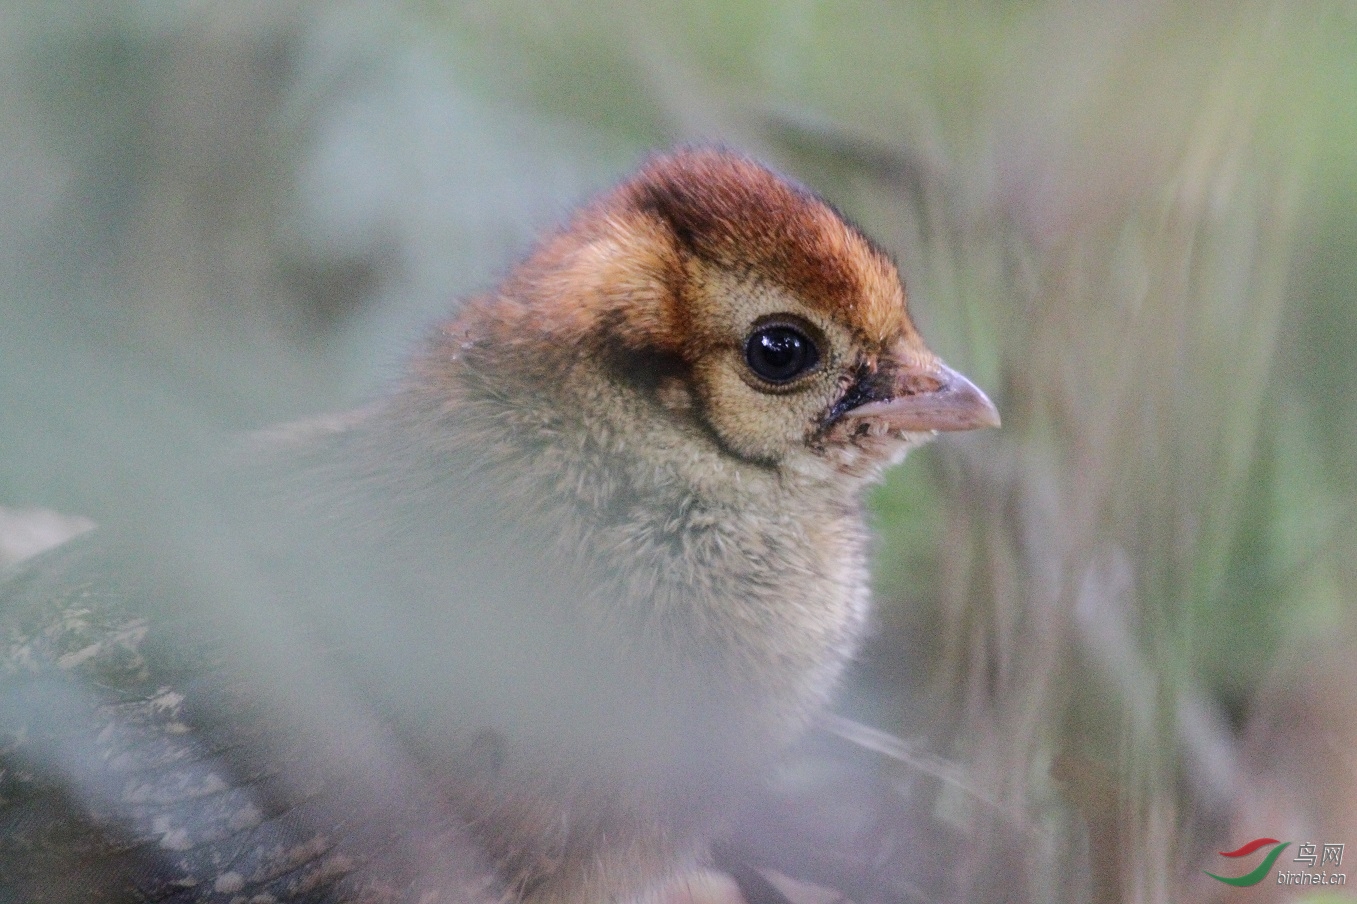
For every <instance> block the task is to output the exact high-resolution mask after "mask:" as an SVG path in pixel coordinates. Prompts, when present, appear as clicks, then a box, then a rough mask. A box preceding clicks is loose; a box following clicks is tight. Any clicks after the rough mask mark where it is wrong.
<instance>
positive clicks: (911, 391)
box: [897, 373, 947, 395]
mask: <svg viewBox="0 0 1357 904" xmlns="http://www.w3.org/2000/svg"><path fill="white" fill-rule="evenodd" d="M946 385H947V384H946V383H944V382H943V381H942V380H940V379H938V378H937V377H936V376H933V375H932V374H923V373H911V374H908V375H907V376H906V377H905V379H904V380H903V381H901V382H900V383H899V384H897V392H898V394H900V395H925V394H927V393H930V392H937V391H938V390H940V389H942V388H943V387H944V386H946Z"/></svg>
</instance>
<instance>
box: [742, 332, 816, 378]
mask: <svg viewBox="0 0 1357 904" xmlns="http://www.w3.org/2000/svg"><path fill="white" fill-rule="evenodd" d="M744 360H745V363H747V364H748V365H749V369H750V370H752V371H753V372H754V373H756V374H758V375H759V377H761V378H762V379H764V380H767V381H768V382H769V383H786V382H788V381H789V380H794V379H795V378H797V377H799V376H801V375H802V374H803V373H805V372H806V371H808V370H810V369H811V368H813V367H814V366H815V365H816V364H818V363H820V350H819V349H818V348H816V347H815V343H814V341H812V340H811V338H810V337H809V336H807V335H806V334H805V333H803V332H802V331H801V330H799V329H797V328H796V327H794V326H787V325H786V324H781V323H779V324H773V325H769V326H765V327H762V328H761V329H758V330H755V331H754V334H753V335H751V336H750V337H749V340H748V341H747V342H746V343H745V346H744Z"/></svg>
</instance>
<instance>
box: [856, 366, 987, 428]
mask: <svg viewBox="0 0 1357 904" xmlns="http://www.w3.org/2000/svg"><path fill="white" fill-rule="evenodd" d="M872 382H873V384H874V385H872V386H871V387H870V389H869V390H868V391H867V392H863V393H862V394H861V396H859V397H860V398H863V399H864V401H863V403H862V404H860V405H856V406H854V407H853V408H850V409H849V410H847V411H845V412H843V415H842V416H843V417H844V418H845V419H849V418H851V419H854V420H857V419H870V420H871V421H873V422H875V423H877V424H880V425H882V426H884V427H885V428H886V429H887V430H888V431H890V432H900V433H915V432H925V431H929V430H946V431H953V430H976V429H978V428H981V427H998V426H999V410H998V409H997V408H995V407H994V403H993V402H991V401H990V400H989V397H988V396H986V395H985V393H984V392H982V391H981V389H980V387H978V386H976V385H975V384H974V383H972V382H971V381H970V380H968V379H966V378H965V377H964V376H962V375H961V374H959V373H957V372H956V371H954V370H952V369H951V368H950V367H948V366H947V365H945V364H943V363H942V362H941V361H938V360H936V359H934V360H933V361H930V362H929V363H927V364H920V365H902V366H900V367H899V368H895V369H892V370H887V371H882V372H880V373H879V374H878V375H875V379H873V380H872Z"/></svg>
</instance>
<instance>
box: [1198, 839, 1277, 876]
mask: <svg viewBox="0 0 1357 904" xmlns="http://www.w3.org/2000/svg"><path fill="white" fill-rule="evenodd" d="M1269 844H1275V845H1277V846H1276V847H1275V848H1273V849H1272V850H1271V851H1269V852H1268V855H1267V856H1266V857H1264V858H1263V862H1262V863H1260V864H1258V865H1257V866H1256V867H1254V868H1253V871H1252V872H1249V873H1245V874H1244V875H1242V876H1217V875H1216V874H1215V873H1212V872H1207V871H1206V870H1202V872H1204V873H1206V875H1208V876H1210V877H1211V878H1212V879H1215V880H1217V881H1219V882H1224V883H1225V884H1226V885H1233V886H1235V887H1236V888H1248V887H1249V886H1250V885H1257V884H1258V883H1259V882H1262V881H1263V879H1264V878H1265V877H1266V876H1267V874H1268V872H1269V871H1270V870H1271V869H1272V864H1274V863H1276V862H1277V858H1278V857H1280V856H1281V855H1282V851H1284V850H1286V848H1287V845H1289V844H1291V842H1289V841H1278V840H1277V839H1276V838H1255V839H1253V840H1252V841H1250V842H1249V843H1248V844H1246V845H1244V846H1243V847H1240V848H1236V849H1235V850H1233V851H1221V852H1220V856H1222V857H1247V856H1248V855H1249V854H1252V853H1253V852H1254V851H1256V850H1258V849H1259V848H1264V847H1267V846H1268V845H1269Z"/></svg>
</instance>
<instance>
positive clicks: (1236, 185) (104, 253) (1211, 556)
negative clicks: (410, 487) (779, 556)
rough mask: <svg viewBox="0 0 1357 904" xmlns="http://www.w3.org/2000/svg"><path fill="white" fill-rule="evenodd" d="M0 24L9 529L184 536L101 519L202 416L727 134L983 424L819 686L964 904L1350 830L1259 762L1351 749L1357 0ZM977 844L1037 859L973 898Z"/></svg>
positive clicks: (936, 454)
mask: <svg viewBox="0 0 1357 904" xmlns="http://www.w3.org/2000/svg"><path fill="white" fill-rule="evenodd" d="M0 25H3V26H4V27H3V28H0V33H2V34H3V39H0V40H3V42H4V48H5V53H4V54H3V56H0V78H3V80H4V81H5V83H6V84H7V86H8V89H9V90H8V91H7V92H6V94H5V99H4V100H3V101H0V173H2V174H3V175H4V178H3V179H0V210H3V211H5V213H4V214H3V217H2V218H0V267H3V269H2V270H0V293H3V294H2V295H0V318H3V323H2V325H0V385H3V386H4V387H5V390H4V391H5V399H6V404H5V405H4V406H2V408H0V504H21V503H22V504H32V505H44V506H51V507H56V508H60V509H62V510H65V511H68V512H71V513H78V514H88V515H93V516H95V517H96V518H97V519H100V520H114V519H137V518H145V517H147V512H148V511H155V512H158V513H160V514H161V515H165V513H166V512H171V513H172V512H173V510H175V508H176V506H180V507H182V506H189V505H191V504H192V503H189V502H187V501H180V502H172V503H165V504H164V505H163V506H161V507H159V508H156V507H151V506H148V504H146V503H144V502H138V501H137V500H141V499H145V498H150V497H157V496H158V495H159V494H163V493H165V492H167V488H168V487H170V486H172V485H174V483H173V481H174V479H175V477H174V475H179V474H183V473H185V472H187V473H191V472H192V466H193V465H192V463H193V462H194V461H195V460H196V459H197V458H198V457H199V456H200V455H201V453H202V452H203V451H204V450H205V449H206V448H208V447H210V446H211V445H212V444H213V443H215V442H217V441H218V440H217V439H216V438H215V437H216V432H215V431H217V430H219V429H222V428H229V429H238V428H240V427H244V426H252V425H257V424H262V423H266V422H268V421H270V420H273V419H277V418H284V417H292V416H297V415H300V414H304V413H307V412H310V411H315V410H323V409H325V408H328V407H332V406H335V405H340V404H345V403H348V402H352V401H354V400H357V399H361V398H362V396H363V395H365V394H366V393H369V392H372V391H374V388H375V387H377V386H379V385H380V383H381V381H382V380H383V379H384V378H385V377H386V376H387V375H389V374H390V372H391V371H392V369H393V367H394V365H395V364H396V363H397V362H398V361H399V360H400V358H401V356H402V353H403V351H402V350H403V349H404V348H405V347H406V346H407V345H408V344H409V342H411V341H413V338H412V337H414V336H416V335H417V333H418V325H419V324H420V323H422V322H424V321H427V320H428V319H429V318H430V317H432V316H435V315H436V313H437V312H438V311H439V310H441V309H442V308H444V307H445V306H446V305H447V304H448V303H449V301H450V299H452V298H453V297H455V296H456V295H458V294H460V293H465V292H468V291H474V290H476V289H477V288H480V287H484V286H486V285H489V284H491V283H493V281H494V280H495V278H496V276H497V274H499V273H501V272H503V270H504V269H505V268H506V267H507V266H508V265H509V264H510V263H511V262H512V261H513V260H514V258H515V257H516V256H517V255H519V254H521V253H522V252H523V250H524V249H525V248H526V247H527V243H528V242H529V241H530V240H531V237H532V235H533V234H534V233H535V232H536V231H537V230H539V229H541V228H543V227H545V226H547V225H549V224H550V223H552V222H554V221H556V220H558V219H559V217H560V216H561V215H562V214H563V213H564V212H565V211H566V210H568V209H569V205H570V204H571V203H573V202H574V201H576V200H578V199H580V198H582V197H584V196H585V195H587V194H588V192H589V191H591V190H593V189H595V188H597V187H599V186H602V185H605V184H607V183H608V182H609V181H610V180H611V179H612V178H615V177H616V176H617V175H619V174H620V173H622V172H624V171H625V170H627V169H628V168H630V167H631V166H632V165H633V164H634V163H635V161H636V160H637V159H639V157H640V155H641V154H642V153H643V152H644V151H645V150H646V149H648V148H650V147H655V146H664V145H669V144H672V143H676V142H684V141H695V140H719V141H723V142H725V143H728V144H731V145H733V146H736V147H740V148H743V149H747V150H749V151H751V152H753V153H756V154H758V155H759V156H762V157H765V158H768V159H770V160H772V161H773V162H775V163H776V164H778V165H780V166H782V167H784V168H785V169H787V170H788V171H790V172H792V173H794V174H796V175H797V176H799V177H801V178H802V179H804V180H805V181H806V182H808V183H809V184H811V185H812V186H813V187H815V188H817V189H818V190H820V191H821V192H823V193H824V194H825V195H827V196H828V197H830V198H831V199H832V200H833V201H834V202H835V203H836V204H838V205H840V206H841V207H842V208H843V209H845V210H846V211H847V212H848V213H849V214H850V215H852V216H853V217H855V218H856V219H858V220H859V221H860V222H862V223H863V225H864V226H865V227H866V228H867V229H868V231H869V232H871V233H872V234H873V235H876V236H877V237H879V238H880V240H881V241H882V242H883V243H884V244H885V245H886V247H888V248H889V249H890V250H891V251H892V252H893V253H895V254H896V255H898V257H899V259H900V262H901V264H902V269H903V271H904V273H905V274H906V279H907V283H908V285H909V289H910V293H911V299H912V305H913V307H914V310H915V313H916V317H917V319H918V320H919V322H920V324H921V326H922V329H923V331H924V334H925V335H926V336H928V337H929V339H930V341H931V343H932V344H933V346H934V348H935V349H936V350H937V351H939V352H940V353H941V354H942V355H943V357H945V358H946V359H948V360H949V362H950V363H952V364H953V365H955V366H957V367H959V368H960V369H962V370H964V371H966V372H967V373H969V374H970V375H972V376H973V377H975V378H976V379H977V381H978V382H980V383H981V385H983V386H985V387H986V388H987V389H991V390H993V395H994V396H995V398H996V401H997V402H998V403H999V405H1000V408H1001V410H1002V411H1003V414H1004V418H1005V428H1004V430H1002V431H1000V432H998V433H995V434H993V435H989V436H975V437H964V438H957V439H948V440H946V441H945V442H940V443H939V444H938V445H937V446H936V447H933V448H930V449H928V450H926V451H925V452H923V453H920V454H918V455H916V457H915V458H914V459H913V460H912V461H911V462H910V463H909V464H907V465H906V466H905V467H903V468H901V469H898V470H897V471H896V472H894V473H893V474H892V475H891V477H890V479H889V480H888V481H887V482H886V484H885V485H884V486H883V487H882V488H881V489H880V491H879V492H878V493H877V494H876V495H875V496H874V498H873V508H874V511H875V514H876V521H877V524H878V528H879V529H878V535H879V552H878V585H879V590H880V597H881V603H882V607H881V616H880V627H879V631H878V633H877V636H875V637H874V638H873V640H872V642H871V644H870V646H869V650H868V651H867V653H866V654H865V655H864V662H863V668H862V669H861V673H860V675H859V676H858V678H857V685H856V686H857V690H858V693H857V695H856V696H851V697H850V699H849V700H848V701H847V702H846V706H848V707H849V708H853V709H856V710H859V711H863V712H870V713H872V714H874V718H876V719H877V720H879V721H881V722H882V723H883V724H884V725H885V727H888V728H890V729H892V730H894V731H896V732H898V733H901V734H905V735H911V736H915V737H917V738H919V739H920V740H921V742H923V743H926V744H928V745H929V746H931V747H932V748H934V749H936V750H939V751H941V752H942V753H944V754H945V755H947V756H949V757H952V758H954V759H955V760H956V761H957V762H958V763H959V764H960V765H961V766H963V767H964V768H965V769H966V771H967V775H968V783H969V785H970V788H971V790H972V791H973V792H975V794H973V795H972V796H971V797H970V798H967V799H968V800H970V801H971V803H969V804H964V803H958V801H957V800H956V799H952V798H949V797H948V796H947V795H946V794H945V793H944V794H941V795H939V798H938V800H937V802H936V807H935V808H934V810H933V812H934V815H935V817H936V818H937V819H938V820H940V821H943V822H947V823H948V824H956V825H963V826H969V827H970V834H969V837H970V838H971V839H972V841H971V845H972V846H971V847H970V848H967V849H965V850H958V851H957V852H956V857H955V860H954V862H952V863H949V864H945V865H943V867H940V868H946V869H954V870H955V872H956V873H957V874H958V875H961V874H965V875H964V876H963V878H964V880H965V881H962V882H961V883H960V884H959V885H957V886H955V887H957V888H960V889H961V892H959V894H960V895H961V896H962V897H966V896H967V894H969V895H971V897H970V898H969V899H972V900H980V899H989V898H991V897H992V898H993V899H995V900H999V899H1001V898H1002V899H1004V900H1020V899H1032V900H1066V899H1069V900H1073V899H1078V898H1080V897H1083V896H1092V897H1094V898H1097V899H1099V900H1121V899H1125V900H1137V901H1161V900H1179V901H1184V900H1200V901H1207V900H1217V899H1219V900H1224V897H1222V896H1221V892H1220V891H1218V890H1217V889H1215V888H1211V887H1210V883H1209V881H1207V880H1202V879H1201V877H1200V868H1201V866H1202V865H1203V864H1206V865H1207V866H1208V867H1209V866H1210V860H1209V857H1210V856H1211V855H1210V852H1211V851H1214V850H1219V849H1221V848H1220V847H1219V846H1218V845H1221V844H1228V843H1229V840H1230V839H1233V840H1236V841H1237V840H1239V839H1241V838H1244V837H1254V836H1255V835H1262V834H1274V835H1275V836H1276V837H1301V836H1306V835H1307V833H1308V834H1309V835H1314V836H1316V840H1317V839H1318V835H1319V834H1320V833H1322V832H1328V833H1329V835H1326V836H1325V837H1336V838H1339V840H1342V839H1347V840H1349V841H1350V842H1351V843H1354V844H1357V824H1354V822H1353V821H1352V816H1351V814H1352V813H1357V797H1349V798H1347V799H1346V801H1345V804H1346V808H1345V809H1344V808H1343V807H1340V808H1338V809H1336V810H1335V809H1332V808H1330V809H1325V807H1324V806H1323V805H1322V803H1321V799H1322V798H1324V797H1325V796H1326V794H1330V795H1331V794H1333V793H1337V792H1335V791H1334V788H1338V787H1349V786H1350V785H1349V786H1343V785H1341V782H1339V778H1336V777H1335V775H1336V774H1335V773H1332V772H1326V771H1325V769H1326V768H1327V767H1325V766H1324V764H1323V763H1321V762H1319V761H1316V762H1314V763H1310V764H1305V765H1306V767H1307V768H1309V769H1311V770H1312V771H1311V772H1310V773H1308V779H1307V780H1306V781H1307V782H1308V783H1305V782H1303V783H1302V784H1300V785H1299V786H1298V785H1296V784H1295V781H1298V779H1296V776H1295V775H1289V774H1288V775H1283V774H1282V772H1283V770H1281V769H1280V767H1279V766H1278V764H1277V763H1276V762H1275V761H1273V760H1272V759H1270V758H1269V757H1267V756H1263V755H1262V754H1261V753H1260V751H1264V750H1270V749H1271V748H1268V747H1267V746H1266V744H1265V743H1264V741H1262V740H1259V739H1260V738H1263V739H1265V738H1267V737H1271V735H1270V734H1269V731H1270V728H1269V726H1273V725H1275V724H1285V725H1289V726H1290V730H1291V731H1292V732H1293V734H1294V737H1295V738H1296V741H1295V743H1296V745H1297V747H1296V749H1301V748H1302V747H1303V746H1304V744H1305V738H1307V737H1313V738H1321V739H1326V740H1324V743H1326V744H1329V745H1330V747H1334V745H1337V747H1336V748H1335V749H1346V750H1347V751H1351V750H1353V749H1357V726H1354V724H1353V723H1352V718H1353V717H1352V714H1351V713H1350V712H1348V713H1343V712H1341V711H1339V713H1338V715H1337V716H1336V717H1335V716H1334V715H1333V712H1330V713H1329V716H1328V724H1322V723H1323V722H1324V720H1323V719H1321V718H1320V717H1319V716H1316V717H1315V720H1314V721H1306V720H1305V719H1304V718H1303V714H1304V713H1305V712H1308V711H1309V710H1306V709H1305V708H1304V707H1303V706H1301V705H1300V704H1301V703H1303V702H1305V700H1304V698H1305V697H1306V696H1307V695H1313V694H1317V693H1320V692H1321V691H1322V689H1323V688H1324V687H1326V686H1328V684H1327V683H1335V684H1336V685H1343V686H1346V685H1349V684H1351V682H1352V678H1353V670H1354V669H1357V666H1353V665H1352V664H1351V663H1352V662H1353V661H1354V660H1352V659H1351V658H1349V657H1345V655H1329V656H1316V657H1314V660H1313V662H1312V663H1311V665H1312V666H1314V667H1313V668H1311V669H1310V670H1309V671H1306V670H1305V669H1300V670H1299V671H1298V670H1296V669H1294V668H1292V667H1291V666H1292V664H1293V663H1295V662H1296V661H1297V660H1299V661H1302V662H1304V661H1306V659H1307V651H1312V650H1324V651H1330V652H1332V651H1334V650H1337V651H1339V652H1340V653H1341V652H1342V651H1351V650H1353V649H1354V645H1355V644H1357V641H1354V636H1355V635H1354V623H1353V617H1352V611H1351V610H1352V601H1353V598H1354V592H1355V591H1357V564H1355V560H1354V557H1353V555H1352V551H1353V550H1354V549H1355V548H1357V519H1354V517H1353V512H1354V507H1355V506H1357V457H1354V456H1353V455H1352V453H1351V449H1352V448H1354V446H1357V304H1354V297H1357V116H1354V111H1357V6H1353V4H1352V3H1351V2H1338V0H1330V2H1324V0H1315V2H1302V0H1294V2H1278V3H1263V2H1252V0H1250V2H1244V3H1224V2H1210V3H1189V2H1174V3H1164V2H1156V3H1151V2H1129V3H1119V4H1097V3H1089V2H1074V0H1042V2H1038V0H1030V2H1021V3H998V2H992V0H986V2H981V0H963V2H942V0H933V2H917V3H909V4H893V3H884V2H867V0H853V2H841V3H839V2H836V3H828V2H816V0H785V2H771V0H765V2H759V0H743V2H736V3H732V2H716V0H705V2H694V3H689V4H684V5H675V6H664V5H660V4H646V3H641V2H638V0H574V2H554V3H542V2H527V0H503V2H496V3H471V2H461V3H436V2H431V0H418V2H415V0H409V2H407V3H406V4H403V5H377V4H367V3H358V2H349V3H334V4H320V3H313V2H305V0H290V2H284V3H271V4H265V3H245V4H235V5H227V4H220V3H192V4H190V3H176V2H169V0H161V2H150V0H142V2H131V0H123V2H114V3H104V4H94V3H88V2H78V0H61V2H56V3H45V4H39V3H15V4H10V5H8V7H7V8H6V9H5V10H3V11H0ZM1314 663H1319V664H1321V665H1323V668H1320V667H1319V666H1316V665H1314ZM1316 669H1318V670H1317V671H1316ZM1326 669H1327V671H1326ZM1297 675H1300V676H1301V677H1300V678H1298V677H1296V676H1297ZM1317 723H1318V724H1317ZM1338 762H1339V763H1340V764H1341V763H1344V762H1346V763H1347V764H1348V765H1347V766H1346V767H1344V766H1341V765H1340V766H1335V767H1333V768H1335V769H1338V770H1340V773H1341V769H1343V768H1347V769H1348V770H1349V771H1354V770H1353V769H1352V766H1351V759H1350V754H1349V759H1347V760H1343V759H1342V758H1341V757H1340V758H1339V759H1338ZM1340 777H1341V776H1340ZM1336 782H1337V783H1338V784H1335V783H1336ZM1278 789H1281V790H1278ZM1283 791H1285V793H1283ZM976 799H979V800H987V801H990V802H991V808H990V809H991V810H992V811H993V812H991V813H988V819H987V813H986V810H985V807H983V806H982V807H979V808H977V807H976V806H975V805H974V800H976ZM1015 811H1016V812H1021V813H1023V814H1025V816H1024V822H1023V824H1021V825H1019V826H1017V827H1016V828H1014V827H1013V826H1012V825H1011V820H1008V817H1006V816H1005V817H1004V818H1003V819H998V817H997V816H996V815H995V814H1009V813H1012V812H1015ZM1333 813H1340V814H1341V813H1347V814H1348V815H1347V816H1332V815H1325V814H1333ZM1335 820H1337V821H1335ZM1000 823H1002V825H1000ZM1010 830H1012V831H1013V832H1015V833H1016V834H1015V836H1014V837H1013V838H1008V837H1006V835H1005V832H1008V831H1010ZM1288 832H1289V833H1291V834H1286V833H1288ZM1344 832H1346V833H1347V834H1343V833H1344ZM1307 837H1308V836H1307ZM1005 845H1012V846H1018V847H1024V848H1026V849H1029V850H1032V851H1037V852H1039V854H1037V855H1032V856H1030V857H1029V858H1028V860H1027V862H1026V863H1025V865H1024V866H1023V867H1022V868H1021V870H1019V871H1018V872H1017V873H1011V874H1008V875H1006V876H1005V877H1004V879H1003V881H1004V882H1005V883H1008V884H1006V885H1004V886H1003V889H1005V890H1003V891H1000V890H999V886H997V885H996V884H994V883H997V882H999V881H1000V880H999V878H998V877H996V876H993V875H988V876H987V875H985V873H984V869H983V868H982V865H983V864H984V863H987V862H1007V861H1005V860H1004V859H1003V857H1000V856H999V855H998V854H996V853H995V851H996V850H998V849H999V848H1000V847H1003V846H1005ZM1203 858H1206V859H1203ZM1053 863H1054V864H1056V866H1057V867H1058V868H1051V864H1053ZM1081 871H1082V873H1083V875H1084V880H1083V881H1085V882H1086V883H1087V884H1086V885H1078V884H1077V883H1076V884H1062V883H1067V880H1068V879H1069V874H1070V873H1071V872H1075V873H1079V872H1081ZM1199 880H1200V881H1199ZM967 882H969V883H971V884H970V885H967V884H966V883H967ZM968 889H969V891H968ZM1231 891H1232V893H1233V894H1235V895H1236V896H1239V897H1238V898H1231V900H1236V899H1242V896H1243V894H1244V893H1243V892H1234V891H1233V890H1231ZM1085 893H1086V894H1085ZM1271 893H1272V894H1276V893H1277V891H1276V890H1275V889H1274V890H1272V892H1271ZM1260 894H1262V892H1260ZM1253 900H1262V898H1261V897H1258V898H1254V899H1253ZM1312 900H1317V899H1314V898H1312ZM1325 900H1329V899H1328V898H1326V899H1325ZM1335 900H1337V899H1335ZM1345 900H1346V899H1345Z"/></svg>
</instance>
